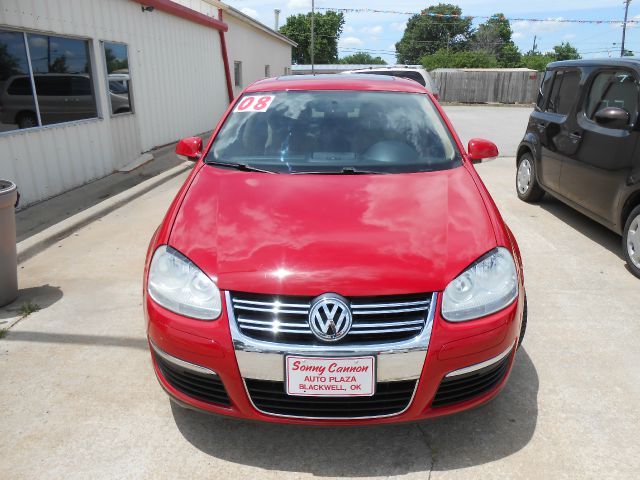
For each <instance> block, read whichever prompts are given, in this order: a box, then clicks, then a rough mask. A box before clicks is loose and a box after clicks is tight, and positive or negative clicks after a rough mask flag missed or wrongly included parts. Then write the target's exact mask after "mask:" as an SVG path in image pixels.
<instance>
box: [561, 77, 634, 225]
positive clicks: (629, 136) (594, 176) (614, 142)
mask: <svg viewBox="0 0 640 480" xmlns="http://www.w3.org/2000/svg"><path fill="white" fill-rule="evenodd" d="M588 89H589V91H588V94H587V97H586V99H585V101H584V104H583V105H582V106H581V109H580V111H579V112H578V114H577V123H578V128H577V131H576V134H577V135H578V136H579V137H580V138H579V148H578V149H577V150H576V153H575V155H572V156H570V157H568V158H566V159H565V162H564V164H563V166H562V174H561V180H560V183H561V189H562V192H563V194H564V195H565V196H566V197H568V198H569V199H570V200H573V201H574V202H576V203H578V204H579V205H580V206H582V207H584V208H586V209H587V210H589V211H590V212H592V213H594V214H595V215H596V216H598V217H600V218H601V219H603V220H605V221H606V222H607V223H610V224H616V223H618V220H619V219H618V218H617V213H616V212H617V210H618V208H617V207H618V201H619V194H620V192H621V190H622V189H623V188H624V186H625V182H626V179H627V177H628V176H629V174H630V171H631V163H632V159H633V153H634V150H635V148H636V143H637V141H638V133H637V129H636V128H634V127H635V125H636V123H637V120H638V79H637V77H636V76H635V75H634V74H633V73H632V72H631V71H627V70H621V69H618V70H598V71H596V72H594V73H593V74H592V75H591V76H590V79H589V86H588ZM606 107H618V108H622V109H624V110H626V111H627V112H628V114H629V123H628V125H627V126H624V127H621V126H617V127H614V128H611V127H607V126H606V125H605V124H598V123H597V122H596V119H595V116H596V112H598V111H599V110H601V109H603V108H606Z"/></svg>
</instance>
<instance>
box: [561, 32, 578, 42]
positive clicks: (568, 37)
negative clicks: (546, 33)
mask: <svg viewBox="0 0 640 480" xmlns="http://www.w3.org/2000/svg"><path fill="white" fill-rule="evenodd" d="M562 38H563V39H564V40H571V39H572V38H576V35H575V33H567V34H566V35H564V36H563V37H562Z"/></svg>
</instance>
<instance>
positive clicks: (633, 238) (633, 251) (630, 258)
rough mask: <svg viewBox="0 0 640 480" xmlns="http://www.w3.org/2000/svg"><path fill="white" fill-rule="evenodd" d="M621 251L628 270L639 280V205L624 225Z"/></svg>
mask: <svg viewBox="0 0 640 480" xmlns="http://www.w3.org/2000/svg"><path fill="white" fill-rule="evenodd" d="M622 251H623V252H624V258H625V260H626V261H627V266H628V267H629V270H631V273H633V274H634V275H635V276H636V277H638V278H640V205H638V206H637V207H636V208H634V209H633V210H632V211H631V213H630V214H629V217H628V218H627V222H626V223H625V226H624V231H623V232H622Z"/></svg>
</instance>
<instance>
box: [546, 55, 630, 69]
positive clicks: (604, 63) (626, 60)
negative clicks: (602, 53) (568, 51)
mask: <svg viewBox="0 0 640 480" xmlns="http://www.w3.org/2000/svg"><path fill="white" fill-rule="evenodd" d="M559 67H631V68H640V58H638V57H622V58H601V59H593V60H562V61H559V62H552V63H550V64H549V65H547V68H559Z"/></svg>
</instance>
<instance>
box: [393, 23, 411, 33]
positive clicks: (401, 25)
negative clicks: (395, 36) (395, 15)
mask: <svg viewBox="0 0 640 480" xmlns="http://www.w3.org/2000/svg"><path fill="white" fill-rule="evenodd" d="M391 28H393V29H394V30H397V31H399V32H404V30H405V28H407V23H406V22H391Z"/></svg>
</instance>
